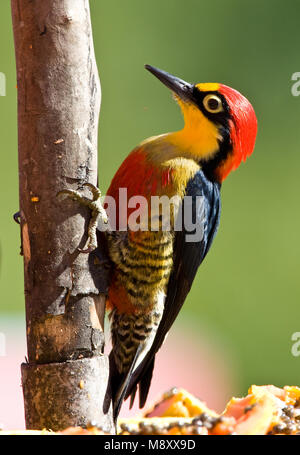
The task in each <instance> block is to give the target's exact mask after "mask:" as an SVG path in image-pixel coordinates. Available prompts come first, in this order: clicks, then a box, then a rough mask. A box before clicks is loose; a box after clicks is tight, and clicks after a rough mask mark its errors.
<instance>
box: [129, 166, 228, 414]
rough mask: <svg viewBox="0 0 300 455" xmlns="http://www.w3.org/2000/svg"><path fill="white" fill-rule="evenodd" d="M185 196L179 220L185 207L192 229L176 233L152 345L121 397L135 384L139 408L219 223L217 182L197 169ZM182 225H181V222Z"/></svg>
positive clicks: (131, 391)
mask: <svg viewBox="0 0 300 455" xmlns="http://www.w3.org/2000/svg"><path fill="white" fill-rule="evenodd" d="M186 196H189V198H185V199H184V202H183V204H182V220H184V216H185V215H184V214H185V213H187V212H188V210H189V212H190V213H191V212H192V214H193V223H194V225H196V228H195V231H194V232H191V231H190V229H188V230H187V229H186V228H183V229H182V230H181V231H178V232H176V235H175V240H174V266H173V272H172V273H171V276H170V279H169V283H168V289H167V295H166V300H165V307H164V313H163V316H162V319H161V322H160V325H159V328H158V331H157V334H156V337H155V339H154V342H153V345H152V346H151V349H150V350H149V352H148V354H147V356H146V357H145V359H144V360H143V362H142V363H141V364H140V365H139V366H138V368H137V369H136V370H135V371H134V373H133V375H132V378H131V379H130V383H129V386H128V388H127V391H126V395H125V399H126V398H128V397H129V396H130V395H131V404H132V403H133V400H134V397H135V394H136V390H137V385H138V384H139V399H140V408H142V407H143V406H144V404H145V402H146V399H147V396H148V391H149V387H150V383H151V378H152V373H153V368H154V358H155V354H156V353H157V351H158V350H159V348H160V347H161V345H162V343H163V341H164V339H165V336H166V334H167V333H168V331H169V330H170V328H171V326H172V324H173V322H174V321H175V319H176V317H177V315H178V313H179V311H180V309H181V307H182V305H183V303H184V301H185V299H186V296H187V294H188V292H189V291H190V289H191V286H192V283H193V281H194V278H195V275H196V272H197V270H198V267H199V265H200V264H201V262H202V261H203V259H204V258H205V256H206V254H207V252H208V250H209V248H210V246H211V244H212V241H213V239H214V236H215V234H216V232H217V229H218V226H219V219H220V185H219V184H218V183H216V182H212V181H210V180H208V179H207V178H206V177H205V175H204V173H203V172H202V171H201V170H200V171H198V172H197V173H196V174H195V176H194V177H193V179H191V180H190V181H189V182H188V185H187V191H186ZM197 197H198V198H197ZM199 197H200V199H199ZM197 201H198V202H197ZM182 224H183V225H185V223H182ZM195 232H200V233H202V235H201V236H200V237H201V238H200V239H197V240H196V241H188V240H191V237H190V238H189V237H188V236H190V235H191V234H195Z"/></svg>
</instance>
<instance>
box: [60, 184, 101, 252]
mask: <svg viewBox="0 0 300 455" xmlns="http://www.w3.org/2000/svg"><path fill="white" fill-rule="evenodd" d="M83 186H86V187H88V188H89V190H90V191H91V193H92V195H93V197H92V199H89V198H87V197H85V196H82V194H80V192H79V191H75V190H61V191H59V192H58V193H57V196H58V197H59V196H63V195H64V196H67V197H69V198H70V199H72V200H73V201H77V202H79V204H81V205H84V206H85V207H88V208H89V209H90V210H91V212H92V216H91V219H90V222H89V227H88V244H87V248H86V249H83V250H82V249H81V248H78V250H79V251H80V252H81V253H91V252H92V251H94V250H95V249H96V248H97V234H96V232H97V226H98V223H100V224H102V225H106V226H107V228H108V227H109V223H108V217H107V214H106V211H105V209H104V208H103V206H102V203H101V191H100V190H99V188H97V187H96V186H95V185H93V184H92V183H84V184H83Z"/></svg>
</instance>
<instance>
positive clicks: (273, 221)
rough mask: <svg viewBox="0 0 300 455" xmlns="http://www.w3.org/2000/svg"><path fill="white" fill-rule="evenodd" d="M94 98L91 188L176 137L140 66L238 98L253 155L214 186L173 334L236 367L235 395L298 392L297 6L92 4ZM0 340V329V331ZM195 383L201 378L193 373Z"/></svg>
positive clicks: (6, 69)
mask: <svg viewBox="0 0 300 455" xmlns="http://www.w3.org/2000/svg"><path fill="white" fill-rule="evenodd" d="M91 12H92V21H93V28H94V41H95V50H96V57H97V62H98V66H99V72H100V77H101V85H102V97H103V98H102V108H101V118H100V128H99V130H100V131H99V132H100V136H99V153H100V154H99V160H100V162H99V164H100V186H101V189H102V190H103V192H104V191H105V190H106V189H107V187H108V185H109V183H110V180H111V178H112V176H113V174H114V173H115V171H116V169H117V168H118V166H119V165H120V163H121V162H122V160H123V159H124V158H125V156H126V155H127V154H128V153H129V151H130V150H131V149H132V148H133V147H134V146H135V145H136V144H137V143H139V142H140V141H141V140H143V139H144V138H146V137H148V136H152V135H155V134H160V133H163V132H167V131H172V130H176V129H179V128H180V127H181V126H182V118H181V115H180V111H179V108H178V107H177V106H176V105H175V104H174V102H173V100H172V99H171V96H170V94H169V92H168V90H167V89H166V88H165V87H163V85H162V84H159V83H158V81H157V80H156V79H155V78H154V77H153V76H151V75H150V74H149V73H148V72H146V71H145V70H144V68H143V65H144V64H145V63H149V64H152V65H154V66H157V67H159V68H162V69H165V70H167V71H169V72H171V73H173V74H175V75H177V76H179V77H182V78H183V79H186V80H188V81H191V82H222V83H224V84H226V85H230V86H232V87H234V88H236V89H237V90H239V91H241V92H242V93H243V94H244V95H246V96H247V97H248V98H249V100H250V101H251V102H252V104H253V106H254V108H255V110H256V113H257V117H258V127H259V129H258V138H257V143H256V148H255V152H254V154H253V156H252V157H251V158H250V159H249V160H248V161H247V163H246V164H244V165H242V166H241V168H240V169H239V170H238V171H236V172H235V173H233V174H231V175H230V177H229V178H228V179H227V180H226V181H225V183H224V185H223V188H222V205H223V212H222V216H221V227H220V230H219V233H218V235H217V237H216V239H215V242H214V245H213V248H212V250H211V251H210V254H209V255H208V257H207V259H206V260H205V263H204V264H203V265H202V266H201V271H200V272H199V273H198V276H197V278H196V281H195V283H194V286H193V288H192V291H191V293H190V295H189V297H188V299H187V302H186V304H185V306H184V308H183V311H182V312H181V314H180V316H179V319H178V324H181V325H182V326H183V327H186V328H187V327H190V326H191V327H192V329H194V330H195V333H196V335H197V334H198V332H200V331H201V330H204V331H205V333H206V334H207V336H208V337H211V340H212V343H215V342H217V343H218V344H219V345H220V346H223V347H224V349H225V350H228V356H229V357H230V356H231V357H233V358H234V359H235V368H236V369H237V372H236V377H237V378H238V384H237V387H238V389H237V390H235V394H236V395H238V394H241V393H245V392H246V390H247V388H248V386H249V385H250V384H252V383H256V384H263V383H273V384H275V385H278V386H282V385H285V384H298V385H300V377H299V366H300V358H298V357H293V356H292V354H291V346H292V341H291V336H292V334H293V333H294V332H297V331H300V305H299V297H300V286H299V262H300V258H299V256H300V242H299V232H300V210H299V202H298V201H299V199H298V198H299V171H300V128H299V119H300V98H298V97H293V96H292V94H291V86H292V82H291V75H292V74H293V73H294V72H296V71H300V62H299V44H300V43H299V42H300V38H299V16H300V3H297V2H295V1H293V0H286V1H285V2H282V1H279V0H278V1H276V0H272V1H268V2H261V1H258V0H251V1H250V0H243V1H240V0H227V1H223V0H210V1H200V0H186V1H185V2H184V3H183V2H182V1H180V0H172V1H162V0H151V2H148V1H146V0H130V1H129V2H124V1H121V0H115V1H111V2H107V1H104V0H97V1H95V0H92V1H91ZM0 43H1V54H0V71H1V72H3V73H4V74H5V75H6V79H7V94H6V97H1V98H0V125H1V126H0V130H1V167H0V172H1V178H0V187H1V190H0V204H1V224H0V229H1V231H0V235H1V236H0V242H1V243H0V248H1V269H0V288H1V303H0V321H1V316H2V317H3V318H4V317H7V315H9V314H14V315H16V316H18V315H20V314H21V315H22V314H23V312H24V310H23V306H24V301H23V278H22V273H23V264H22V259H21V257H20V256H19V246H20V234H19V228H18V226H17V225H16V224H14V223H13V221H12V214H13V213H14V212H16V211H17V209H18V169H17V125H16V88H15V86H16V81H15V80H16V77H15V61H14V48H13V37H12V27H11V17H10V2H9V1H8V0H5V1H2V2H1V5H0ZM0 331H1V322H0ZM204 374H205V372H204Z"/></svg>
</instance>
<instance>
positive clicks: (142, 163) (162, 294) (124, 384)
mask: <svg viewBox="0 0 300 455" xmlns="http://www.w3.org/2000/svg"><path fill="white" fill-rule="evenodd" d="M145 67H146V69H147V70H148V71H150V73H152V74H153V75H154V76H156V77H157V78H158V79H159V80H160V81H161V82H162V83H163V84H164V85H166V86H167V87H168V88H169V89H170V90H171V91H172V93H173V95H174V98H175V100H176V101H177V102H178V104H179V106H180V108H181V111H182V114H183V117H184V127H183V129H182V130H180V131H177V132H174V133H168V134H162V135H159V136H156V137H151V138H149V139H147V140H145V141H144V142H142V143H141V144H140V145H138V146H137V147H136V148H135V149H134V150H133V151H132V152H131V153H130V154H129V156H128V157H127V158H126V159H125V161H124V162H123V164H122V165H121V167H120V168H119V170H118V171H117V173H116V174H115V176H114V178H113V180H112V182H111V185H110V187H109V189H108V192H107V196H110V197H113V198H114V200H115V201H116V205H117V210H116V212H117V213H118V210H119V209H120V207H119V204H120V201H119V189H120V188H126V191H127V197H128V199H129V198H130V197H134V196H136V195H142V196H143V197H145V198H146V200H147V201H148V202H150V198H151V197H152V196H163V195H166V196H168V197H169V198H171V197H174V196H177V197H178V198H179V200H181V201H183V199H184V197H185V196H190V197H191V198H192V206H193V205H194V206H193V207H192V208H193V210H192V215H193V218H194V221H195V223H196V224H198V225H199V226H200V227H201V229H202V232H203V235H202V236H201V239H200V240H197V241H187V231H186V230H185V229H184V226H183V228H182V229H181V230H178V231H175V229H174V223H175V217H176V214H177V216H178V213H179V212H180V205H179V207H177V212H176V213H175V212H174V213H171V215H170V218H172V220H171V223H170V224H171V229H170V230H163V229H158V230H156V231H151V230H136V231H135V230H130V227H129V228H128V229H127V230H126V231H122V232H121V231H118V225H117V227H116V231H114V232H112V233H111V234H110V235H108V237H107V239H108V249H109V255H110V258H111V260H112V263H113V273H112V279H111V283H110V287H109V294H108V302H107V304H108V307H109V309H110V321H111V336H112V352H111V354H110V362H111V387H112V394H113V405H114V417H115V418H116V417H117V416H118V414H119V411H120V408H121V405H122V402H123V400H124V399H127V398H128V397H129V396H131V406H132V404H133V401H134V398H135V394H136V391H137V388H139V405H140V408H142V407H143V406H144V405H145V402H146V399H147V395H148V391H149V387H150V383H151V379H152V373H153V368H154V359H155V354H156V353H157V351H158V350H159V348H160V347H161V345H162V343H163V341H164V339H165V337H166V335H167V333H168V331H169V330H170V327H171V326H172V324H173V322H174V320H175V318H176V316H177V315H178V312H179V311H180V309H181V307H182V305H183V303H184V301H185V299H186V296H187V294H188V292H189V291H190V288H191V285H192V283H193V280H194V278H195V275H196V272H197V269H198V267H199V265H200V264H201V262H202V261H203V259H204V258H205V256H206V254H207V252H208V250H209V248H210V246H211V244H212V241H213V239H214V236H215V234H216V232H217V229H218V225H219V218H220V188H221V184H222V182H223V180H224V179H225V177H227V175H228V174H229V173H230V171H232V170H234V169H236V168H237V167H238V166H239V164H240V163H241V161H245V160H246V158H247V157H248V156H249V155H250V154H251V153H252V151H253V149H254V144H255V137H256V131H257V121H256V116H255V113H254V109H253V107H252V105H251V104H250V103H249V101H248V100H247V99H246V98H245V97H244V96H243V95H241V94H240V93H239V92H238V91H236V90H234V89H232V88H230V87H227V86H225V85H223V84H219V83H199V84H195V85H194V84H190V83H187V82H185V81H184V80H182V79H179V78H178V77H174V76H172V75H171V74H169V73H167V72H165V71H162V70H160V69H157V68H154V67H152V66H150V65H146V66H145ZM196 196H200V197H202V201H203V207H202V210H196V206H195V201H196ZM149 206H150V203H149ZM147 210H148V211H147V214H146V219H149V218H151V217H157V213H156V214H153V213H152V214H151V213H150V212H149V209H147ZM129 216H130V211H128V217H129ZM160 228H161V224H160Z"/></svg>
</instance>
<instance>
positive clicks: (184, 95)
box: [145, 65, 194, 101]
mask: <svg viewBox="0 0 300 455" xmlns="http://www.w3.org/2000/svg"><path fill="white" fill-rule="evenodd" d="M145 68H146V70H148V71H150V73H152V74H154V76H156V77H157V79H159V80H160V81H161V82H162V83H163V84H165V85H166V86H167V87H168V88H169V89H171V90H172V92H174V93H175V94H176V95H178V96H179V98H181V99H182V100H183V101H193V89H194V86H193V85H192V84H190V83H189V82H185V81H183V80H182V79H179V77H175V76H172V74H169V73H166V71H163V70H160V69H158V68H154V66H151V65H145Z"/></svg>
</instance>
